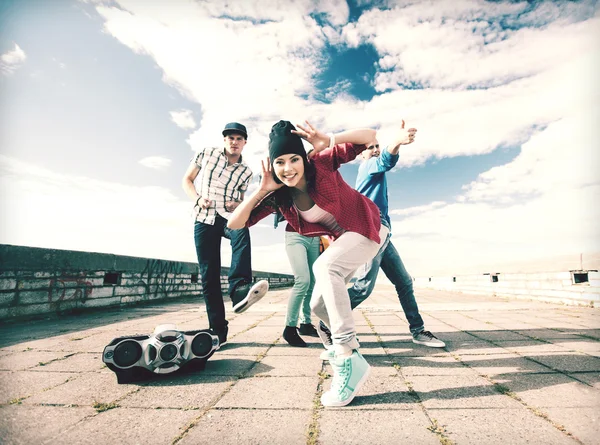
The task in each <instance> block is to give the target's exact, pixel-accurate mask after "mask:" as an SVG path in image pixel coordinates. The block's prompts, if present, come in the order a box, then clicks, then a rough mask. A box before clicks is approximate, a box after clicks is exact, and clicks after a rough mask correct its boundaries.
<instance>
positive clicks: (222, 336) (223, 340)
mask: <svg viewBox="0 0 600 445" xmlns="http://www.w3.org/2000/svg"><path fill="white" fill-rule="evenodd" d="M213 331H214V332H215V334H217V337H219V347H218V348H217V351H218V350H219V349H221V348H222V347H223V346H225V345H226V344H227V332H228V331H229V328H228V327H227V326H225V327H224V328H223V329H213Z"/></svg>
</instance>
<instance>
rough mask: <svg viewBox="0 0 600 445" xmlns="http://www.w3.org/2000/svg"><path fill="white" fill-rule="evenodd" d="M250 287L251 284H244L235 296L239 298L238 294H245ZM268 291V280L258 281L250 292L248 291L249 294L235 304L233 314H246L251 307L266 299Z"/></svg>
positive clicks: (236, 291) (235, 292)
mask: <svg viewBox="0 0 600 445" xmlns="http://www.w3.org/2000/svg"><path fill="white" fill-rule="evenodd" d="M249 287H250V284H243V285H241V286H239V287H238V288H237V289H236V290H235V291H234V294H236V296H237V295H238V294H240V293H243V292H244V291H245V290H246V289H247V288H249ZM268 290H269V282H268V281H267V280H260V281H257V282H256V283H255V284H254V285H253V286H252V287H250V290H248V293H247V294H246V296H245V297H244V298H243V299H242V300H240V301H238V302H237V303H235V302H234V305H233V312H235V313H236V314H241V313H242V312H245V311H246V310H248V308H249V307H250V306H252V305H253V304H254V303H256V302H257V301H258V300H260V299H261V298H262V297H264V296H265V294H266V293H267V291H268ZM232 298H233V297H232Z"/></svg>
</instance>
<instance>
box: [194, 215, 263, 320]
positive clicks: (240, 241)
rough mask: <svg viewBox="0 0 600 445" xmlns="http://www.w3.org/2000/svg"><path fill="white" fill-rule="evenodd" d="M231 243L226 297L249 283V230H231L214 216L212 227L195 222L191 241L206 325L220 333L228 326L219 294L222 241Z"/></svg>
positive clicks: (222, 220) (250, 274)
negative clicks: (198, 275) (197, 268)
mask: <svg viewBox="0 0 600 445" xmlns="http://www.w3.org/2000/svg"><path fill="white" fill-rule="evenodd" d="M222 237H225V238H227V239H229V241H230V243H231V267H230V268H229V290H228V292H229V295H231V294H232V293H233V291H234V290H235V288H236V287H237V286H238V285H240V284H244V283H250V282H251V281H252V261H251V257H250V231H249V230H248V228H243V229H239V230H232V229H229V228H228V227H227V220H226V219H225V218H223V217H222V216H219V215H217V217H216V220H215V224H214V225H210V224H205V223H202V222H196V223H195V225H194V241H195V243H196V255H197V256H198V265H199V266H200V275H201V281H202V290H203V294H204V301H205V303H206V312H207V314H208V322H209V325H210V327H211V328H212V329H214V330H217V331H220V330H223V329H224V328H225V327H226V326H227V324H228V323H227V320H225V304H224V303H223V294H222V292H221V238H222Z"/></svg>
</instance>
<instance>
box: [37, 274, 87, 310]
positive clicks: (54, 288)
mask: <svg viewBox="0 0 600 445" xmlns="http://www.w3.org/2000/svg"><path fill="white" fill-rule="evenodd" d="M90 295H92V283H91V282H89V281H87V280H86V277H85V275H84V274H83V273H81V274H78V275H67V274H65V273H62V274H61V275H60V276H58V277H56V278H52V279H51V280H50V287H49V289H48V303H51V304H58V303H60V302H61V301H67V300H81V301H85V300H86V299H87V298H88V297H89V296H90Z"/></svg>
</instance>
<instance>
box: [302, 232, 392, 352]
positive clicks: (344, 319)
mask: <svg viewBox="0 0 600 445" xmlns="http://www.w3.org/2000/svg"><path fill="white" fill-rule="evenodd" d="M388 232H389V230H388V228H387V227H386V226H385V225H383V224H382V225H381V228H380V230H379V238H380V242H379V243H376V242H375V241H372V240H370V239H369V238H367V237H365V236H363V235H361V234H359V233H356V232H345V233H344V234H343V235H342V236H340V237H339V238H337V239H336V240H335V241H334V242H332V243H331V244H330V245H329V247H328V248H327V249H326V250H325V252H323V253H322V254H321V256H319V258H318V259H317V261H315V264H314V266H313V271H314V274H315V290H314V291H313V296H312V299H311V301H310V307H311V309H312V310H313V312H314V313H315V315H316V316H317V317H319V318H320V319H321V320H322V321H323V323H325V325H326V326H328V327H329V329H330V330H331V339H332V341H333V347H334V350H335V353H336V354H337V355H341V354H345V353H347V352H349V351H351V350H352V349H358V347H359V344H358V340H356V327H355V324H354V317H353V315H352V308H351V305H350V298H348V289H347V287H346V285H347V283H349V282H350V279H351V278H352V277H353V276H354V272H356V269H358V268H359V267H360V266H361V265H363V264H365V262H368V261H371V259H372V258H373V257H374V256H375V255H377V252H378V251H379V249H380V248H381V246H382V245H383V243H384V242H385V240H386V239H387V236H388Z"/></svg>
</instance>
